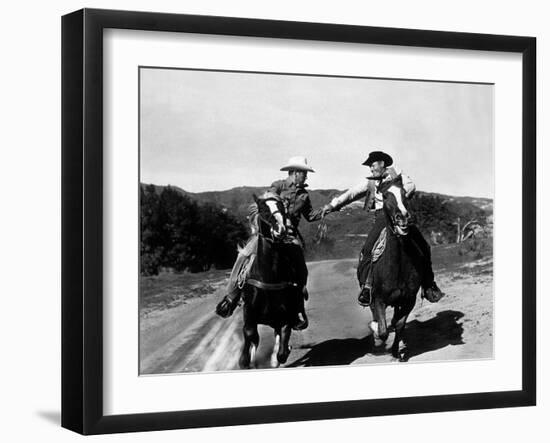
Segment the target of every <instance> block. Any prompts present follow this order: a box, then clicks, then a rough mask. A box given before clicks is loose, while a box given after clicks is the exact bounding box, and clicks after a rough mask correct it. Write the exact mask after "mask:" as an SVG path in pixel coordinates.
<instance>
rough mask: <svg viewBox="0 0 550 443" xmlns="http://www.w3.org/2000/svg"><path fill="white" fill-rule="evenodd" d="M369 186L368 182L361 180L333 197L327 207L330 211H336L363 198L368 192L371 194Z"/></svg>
mask: <svg viewBox="0 0 550 443" xmlns="http://www.w3.org/2000/svg"><path fill="white" fill-rule="evenodd" d="M371 186H372V185H369V181H368V180H363V181H362V182H361V183H358V184H357V185H355V186H353V187H351V188H349V189H348V190H347V191H346V192H344V193H343V194H340V195H339V196H338V197H334V198H333V199H332V200H331V201H330V203H329V204H328V205H327V206H329V207H330V210H331V211H337V210H339V209H340V208H343V207H344V206H346V205H349V204H350V203H352V202H354V201H357V200H360V199H361V198H363V197H365V196H366V195H367V194H368V193H369V192H371V190H370V188H371Z"/></svg>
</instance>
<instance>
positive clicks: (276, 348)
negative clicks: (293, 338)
mask: <svg viewBox="0 0 550 443" xmlns="http://www.w3.org/2000/svg"><path fill="white" fill-rule="evenodd" d="M273 332H274V334H275V344H274V345H273V351H272V352H271V367H272V368H278V367H279V359H278V354H279V350H280V349H281V328H275V329H274V331H273Z"/></svg>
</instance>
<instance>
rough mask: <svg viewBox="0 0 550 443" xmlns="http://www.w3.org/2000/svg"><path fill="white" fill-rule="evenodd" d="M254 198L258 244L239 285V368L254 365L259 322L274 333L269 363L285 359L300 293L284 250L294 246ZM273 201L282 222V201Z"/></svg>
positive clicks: (280, 362)
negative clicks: (248, 272) (253, 258)
mask: <svg viewBox="0 0 550 443" xmlns="http://www.w3.org/2000/svg"><path fill="white" fill-rule="evenodd" d="M254 199H255V200H256V204H257V206H258V216H257V225H258V247H257V253H256V258H255V260H254V263H253V265H252V267H251V270H250V274H249V277H248V279H247V281H246V284H245V285H244V288H243V300H244V304H243V319H244V326H243V334H244V345H243V349H242V352H241V356H240V358H239V366H240V367H241V368H250V367H254V365H255V361H254V358H255V353H256V349H257V347H258V345H259V341H260V336H259V334H258V325H259V324H263V325H267V326H270V327H271V328H273V330H274V333H275V347H274V350H273V354H272V359H271V365H272V366H278V365H279V364H284V363H286V361H287V359H288V356H289V354H290V347H289V340H290V335H291V332H292V327H293V326H294V325H295V324H296V322H297V319H298V312H299V308H300V304H299V301H300V297H302V294H301V292H299V290H298V288H297V286H296V284H295V283H294V280H295V279H294V276H293V272H294V271H293V266H292V263H291V262H290V255H289V254H288V252H287V251H288V248H290V247H296V246H295V245H290V244H288V243H287V242H286V241H285V237H284V230H282V229H281V226H280V223H278V222H277V220H276V218H275V216H274V215H273V214H272V212H271V210H270V209H269V207H268V206H267V204H266V201H265V200H262V199H257V198H256V197H254ZM273 201H274V202H275V203H276V204H277V209H278V212H280V213H281V215H282V216H283V218H285V220H284V222H286V214H285V210H284V206H283V203H282V202H281V201H277V200H273Z"/></svg>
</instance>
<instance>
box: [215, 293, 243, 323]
mask: <svg viewBox="0 0 550 443" xmlns="http://www.w3.org/2000/svg"><path fill="white" fill-rule="evenodd" d="M240 299H241V291H234V292H232V293H229V294H227V295H226V296H225V297H224V298H223V300H222V301H221V302H219V303H218V304H217V305H216V314H218V315H219V316H220V317H223V318H228V317H231V315H233V311H235V309H236V308H237V306H239V301H240Z"/></svg>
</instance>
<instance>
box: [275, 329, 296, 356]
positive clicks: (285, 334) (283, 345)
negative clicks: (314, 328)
mask: <svg viewBox="0 0 550 443" xmlns="http://www.w3.org/2000/svg"><path fill="white" fill-rule="evenodd" d="M290 334H292V327H290V325H285V326H283V327H282V328H281V341H280V343H279V351H278V352H277V360H278V361H279V363H280V364H285V363H286V361H287V360H288V356H289V355H290V346H289V344H288V343H289V342H290Z"/></svg>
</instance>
